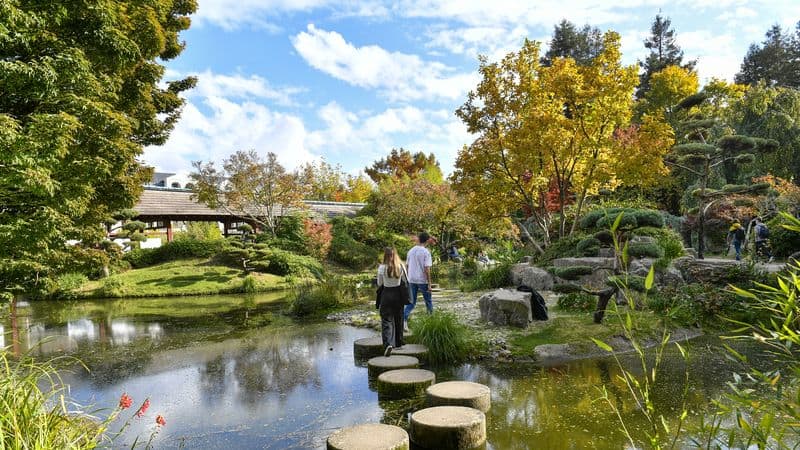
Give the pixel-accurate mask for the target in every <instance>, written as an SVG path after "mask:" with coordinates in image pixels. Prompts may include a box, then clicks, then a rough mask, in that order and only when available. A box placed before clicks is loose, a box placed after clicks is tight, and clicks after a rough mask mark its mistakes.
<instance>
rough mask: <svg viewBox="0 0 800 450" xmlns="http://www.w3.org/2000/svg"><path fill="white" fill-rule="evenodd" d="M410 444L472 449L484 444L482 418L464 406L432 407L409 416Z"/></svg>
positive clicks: (483, 421)
mask: <svg viewBox="0 0 800 450" xmlns="http://www.w3.org/2000/svg"><path fill="white" fill-rule="evenodd" d="M409 434H410V435H411V441H412V442H413V443H414V444H416V445H418V446H420V447H422V448H425V449H430V450H433V449H436V450H462V449H474V448H476V447H480V446H482V445H484V444H485V443H486V415H484V414H483V413H482V412H480V411H478V410H477V409H473V408H467V407H464V406H435V407H433V408H426V409H423V410H420V411H417V412H415V413H414V414H412V415H411V426H410V429H409Z"/></svg>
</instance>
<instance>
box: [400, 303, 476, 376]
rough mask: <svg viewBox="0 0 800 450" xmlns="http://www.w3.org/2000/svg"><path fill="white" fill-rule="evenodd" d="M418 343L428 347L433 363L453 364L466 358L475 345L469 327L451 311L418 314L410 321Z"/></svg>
mask: <svg viewBox="0 0 800 450" xmlns="http://www.w3.org/2000/svg"><path fill="white" fill-rule="evenodd" d="M408 325H409V327H410V328H411V331H413V332H414V339H416V341H417V343H419V344H422V345H424V346H426V347H428V361H430V363H431V364H451V363H457V362H461V361H463V360H465V359H466V358H467V356H468V355H469V353H470V351H471V350H472V348H473V347H474V345H475V344H474V342H473V341H472V339H471V337H470V336H471V335H470V331H469V329H468V328H467V327H466V326H465V325H464V324H462V323H461V322H459V321H458V318H457V317H456V316H455V315H454V314H452V313H449V312H441V311H434V312H433V314H417V315H415V316H414V318H413V320H409V323H408Z"/></svg>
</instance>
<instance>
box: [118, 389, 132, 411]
mask: <svg viewBox="0 0 800 450" xmlns="http://www.w3.org/2000/svg"><path fill="white" fill-rule="evenodd" d="M131 404H133V399H132V398H131V396H130V395H128V394H127V393H125V394H122V397H120V398H119V407H120V408H121V409H128V408H130V407H131Z"/></svg>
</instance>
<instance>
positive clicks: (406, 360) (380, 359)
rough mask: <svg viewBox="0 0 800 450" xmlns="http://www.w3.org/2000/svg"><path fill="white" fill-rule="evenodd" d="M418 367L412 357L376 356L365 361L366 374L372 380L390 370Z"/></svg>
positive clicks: (417, 363)
mask: <svg viewBox="0 0 800 450" xmlns="http://www.w3.org/2000/svg"><path fill="white" fill-rule="evenodd" d="M418 367H419V360H418V359H417V358H414V357H413V356H389V357H386V356H376V357H375V358H372V359H370V360H369V361H367V373H368V374H369V376H370V377H373V378H374V377H377V376H378V375H380V374H382V373H383V372H388V371H390V370H397V369H416V368H418Z"/></svg>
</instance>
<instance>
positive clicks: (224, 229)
mask: <svg viewBox="0 0 800 450" xmlns="http://www.w3.org/2000/svg"><path fill="white" fill-rule="evenodd" d="M229 225H230V224H229V223H228V221H227V220H226V221H225V222H222V235H223V236H225V237H228V226H229Z"/></svg>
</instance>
